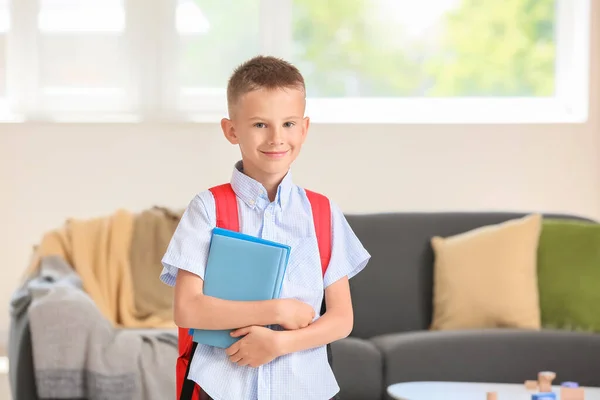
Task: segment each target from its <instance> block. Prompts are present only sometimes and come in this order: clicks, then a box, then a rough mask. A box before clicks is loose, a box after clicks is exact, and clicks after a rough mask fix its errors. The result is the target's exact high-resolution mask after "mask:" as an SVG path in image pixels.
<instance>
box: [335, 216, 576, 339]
mask: <svg viewBox="0 0 600 400" xmlns="http://www.w3.org/2000/svg"><path fill="white" fill-rule="evenodd" d="M524 215H526V214H524V213H514V212H405V213H377V214H354V215H352V214H348V215H346V217H347V219H348V222H349V223H350V226H351V227H352V229H353V230H354V232H355V233H356V235H357V236H358V237H359V239H360V240H361V242H362V243H363V245H364V246H365V248H366V249H367V250H368V251H369V253H371V256H372V258H371V260H370V261H369V264H368V265H367V267H366V268H365V269H364V270H363V271H362V272H361V273H360V274H358V275H356V276H355V277H354V278H352V279H351V280H350V288H351V290H352V306H353V307H354V330H353V331H352V336H353V337H359V338H363V339H368V338H370V337H373V336H377V335H382V334H385V333H395V332H406V331H414V330H421V329H427V328H428V327H429V325H430V323H431V315H432V298H433V296H432V287H433V258H434V257H433V250H432V248H431V244H430V241H431V238H432V236H436V235H438V236H442V237H447V236H451V235H456V234H459V233H462V232H466V231H468V230H471V229H475V228H478V227H481V226H485V225H490V224H497V223H500V222H504V221H508V220H511V219H515V218H521V217H523V216H524ZM544 217H549V218H575V216H573V215H560V214H545V215H544ZM578 219H582V218H581V217H578ZM380 310H385V313H386V317H385V318H382V317H381V314H380V313H379V311H380Z"/></svg>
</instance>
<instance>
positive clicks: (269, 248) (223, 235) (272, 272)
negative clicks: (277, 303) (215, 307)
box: [190, 228, 291, 348]
mask: <svg viewBox="0 0 600 400" xmlns="http://www.w3.org/2000/svg"><path fill="white" fill-rule="evenodd" d="M290 250H291V249H290V246H288V245H284V244H281V243H276V242H272V241H269V240H264V239H261V238H257V237H254V236H251V235H246V234H243V233H239V232H235V231H230V230H227V229H221V228H215V229H213V232H212V238H211V242H210V250H209V254H208V260H207V263H206V271H205V273H204V294H205V295H207V296H212V297H217V298H220V299H224V300H235V301H261V300H271V299H276V298H279V295H280V294H281V286H282V284H283V278H284V276H285V271H286V269H287V265H288V260H289V256H290ZM240 328H242V327H240ZM231 332H232V330H208V329H192V330H190V334H192V335H193V340H194V342H198V343H201V344H206V345H210V346H215V347H219V348H227V347H229V346H231V345H232V344H234V343H235V342H236V341H238V340H239V339H240V338H233V337H231V335H230V333H231Z"/></svg>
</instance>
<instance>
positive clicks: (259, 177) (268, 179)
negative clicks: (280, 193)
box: [243, 165, 288, 201]
mask: <svg viewBox="0 0 600 400" xmlns="http://www.w3.org/2000/svg"><path fill="white" fill-rule="evenodd" d="M243 172H244V174H245V175H248V176H249V177H250V178H252V179H254V180H255V181H257V182H258V183H260V184H261V185H263V187H264V188H265V190H266V191H267V196H269V201H275V197H276V196H277V188H278V187H279V185H280V184H281V181H283V178H285V176H286V174H287V173H288V171H286V172H284V173H281V174H264V173H261V172H259V171H255V170H254V168H252V167H251V166H250V165H247V166H246V165H244V166H243Z"/></svg>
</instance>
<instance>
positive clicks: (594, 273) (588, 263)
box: [538, 219, 600, 332]
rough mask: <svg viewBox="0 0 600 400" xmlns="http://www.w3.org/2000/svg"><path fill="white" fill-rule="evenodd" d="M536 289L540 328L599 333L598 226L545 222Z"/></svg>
mask: <svg viewBox="0 0 600 400" xmlns="http://www.w3.org/2000/svg"><path fill="white" fill-rule="evenodd" d="M538 285H539V292H540V308H541V316H542V324H543V326H545V327H548V328H557V329H568V330H582V331H594V332H600V313H598V304H600V289H599V288H600V224H596V223H588V222H581V221H573V220H557V219H547V220H544V222H543V225H542V234H541V237H540V244H539V247H538Z"/></svg>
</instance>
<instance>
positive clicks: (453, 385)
mask: <svg viewBox="0 0 600 400" xmlns="http://www.w3.org/2000/svg"><path fill="white" fill-rule="evenodd" d="M584 389H585V400H600V388H596V387H594V388H591V387H584ZM552 391H553V392H554V393H556V400H559V399H560V386H552ZM387 392H388V394H389V395H390V396H392V398H393V399H397V400H486V393H487V392H496V393H497V394H498V400H531V395H532V394H533V393H536V391H534V390H527V388H525V381H523V383H522V384H512V383H473V382H405V383H396V384H394V385H391V386H389V387H388V388H387Z"/></svg>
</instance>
